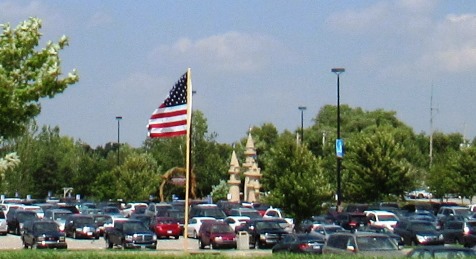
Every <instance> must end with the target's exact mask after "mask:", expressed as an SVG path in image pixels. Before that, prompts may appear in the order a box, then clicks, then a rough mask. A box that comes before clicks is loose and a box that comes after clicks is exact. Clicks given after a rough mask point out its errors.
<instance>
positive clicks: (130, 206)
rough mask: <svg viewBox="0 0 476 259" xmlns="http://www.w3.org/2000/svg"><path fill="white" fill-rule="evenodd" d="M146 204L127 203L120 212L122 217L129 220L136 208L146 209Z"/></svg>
mask: <svg viewBox="0 0 476 259" xmlns="http://www.w3.org/2000/svg"><path fill="white" fill-rule="evenodd" d="M147 206H148V205H147V203H145V202H131V203H127V204H126V206H125V208H124V209H122V210H121V214H122V216H124V217H126V218H129V217H131V215H132V214H133V213H134V212H135V211H136V209H137V208H143V209H144V210H146V209H147Z"/></svg>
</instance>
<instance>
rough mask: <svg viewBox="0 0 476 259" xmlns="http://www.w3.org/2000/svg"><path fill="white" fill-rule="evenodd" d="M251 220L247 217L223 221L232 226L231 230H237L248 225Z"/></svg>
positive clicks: (230, 217)
mask: <svg viewBox="0 0 476 259" xmlns="http://www.w3.org/2000/svg"><path fill="white" fill-rule="evenodd" d="M249 220H250V217H247V216H228V217H226V218H225V219H224V220H223V221H224V222H225V223H228V225H230V227H231V229H233V230H235V229H236V227H239V226H241V225H243V224H246V222H248V221H249Z"/></svg>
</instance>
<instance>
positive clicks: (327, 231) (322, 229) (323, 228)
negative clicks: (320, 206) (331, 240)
mask: <svg viewBox="0 0 476 259" xmlns="http://www.w3.org/2000/svg"><path fill="white" fill-rule="evenodd" d="M345 231H347V230H346V229H345V228H343V227H341V226H338V225H334V224H324V225H318V226H317V227H315V228H314V230H313V231H311V233H317V234H319V235H322V236H323V237H324V239H325V240H327V238H328V237H329V236H330V235H332V234H334V233H337V232H345Z"/></svg>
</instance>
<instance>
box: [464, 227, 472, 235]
mask: <svg viewBox="0 0 476 259" xmlns="http://www.w3.org/2000/svg"><path fill="white" fill-rule="evenodd" d="M469 233H470V229H469V228H468V227H464V228H463V234H464V235H469Z"/></svg>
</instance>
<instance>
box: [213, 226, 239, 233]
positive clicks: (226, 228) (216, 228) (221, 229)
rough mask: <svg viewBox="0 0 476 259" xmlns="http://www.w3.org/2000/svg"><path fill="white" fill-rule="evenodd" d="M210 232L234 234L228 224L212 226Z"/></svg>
mask: <svg viewBox="0 0 476 259" xmlns="http://www.w3.org/2000/svg"><path fill="white" fill-rule="evenodd" d="M210 231H211V232H212V233H234V231H233V230H232V229H231V227H230V226H229V225H228V224H224V225H222V224H220V225H213V226H212V228H211V230H210Z"/></svg>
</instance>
